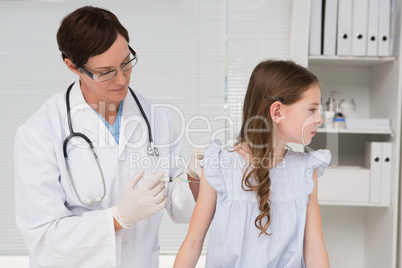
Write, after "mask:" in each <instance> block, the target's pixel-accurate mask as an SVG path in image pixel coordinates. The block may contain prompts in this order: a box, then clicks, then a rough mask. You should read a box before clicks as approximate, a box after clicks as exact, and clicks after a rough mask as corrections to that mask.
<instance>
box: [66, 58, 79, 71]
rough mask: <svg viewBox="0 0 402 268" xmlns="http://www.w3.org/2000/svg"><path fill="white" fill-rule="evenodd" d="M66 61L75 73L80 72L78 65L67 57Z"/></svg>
mask: <svg viewBox="0 0 402 268" xmlns="http://www.w3.org/2000/svg"><path fill="white" fill-rule="evenodd" d="M64 63H65V64H66V65H67V67H68V69H70V70H71V71H72V72H73V73H75V74H79V70H78V69H77V66H75V64H74V63H73V62H72V61H71V60H70V59H69V58H65V59H64Z"/></svg>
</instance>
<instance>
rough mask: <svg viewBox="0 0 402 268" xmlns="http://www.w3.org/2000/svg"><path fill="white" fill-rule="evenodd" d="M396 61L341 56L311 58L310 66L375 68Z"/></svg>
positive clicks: (380, 58)
mask: <svg viewBox="0 0 402 268" xmlns="http://www.w3.org/2000/svg"><path fill="white" fill-rule="evenodd" d="M394 61H396V57H341V56H309V58H308V62H309V64H310V63H312V64H320V65H332V66H366V67H370V66H375V65H380V64H385V63H389V62H394Z"/></svg>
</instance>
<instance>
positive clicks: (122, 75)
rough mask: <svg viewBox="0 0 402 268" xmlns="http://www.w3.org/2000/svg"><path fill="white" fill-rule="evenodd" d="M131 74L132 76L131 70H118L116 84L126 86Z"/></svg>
mask: <svg viewBox="0 0 402 268" xmlns="http://www.w3.org/2000/svg"><path fill="white" fill-rule="evenodd" d="M130 74H131V70H129V71H127V72H123V71H122V70H118V71H117V74H116V76H115V77H114V82H115V83H116V84H120V85H125V84H126V82H127V79H128V77H129V76H130Z"/></svg>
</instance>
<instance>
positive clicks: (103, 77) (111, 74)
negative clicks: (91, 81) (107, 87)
mask: <svg viewBox="0 0 402 268" xmlns="http://www.w3.org/2000/svg"><path fill="white" fill-rule="evenodd" d="M116 74H117V70H113V71H110V72H107V73H104V74H101V75H100V76H99V78H98V81H99V82H105V81H108V80H110V79H112V78H113V77H115V76H116Z"/></svg>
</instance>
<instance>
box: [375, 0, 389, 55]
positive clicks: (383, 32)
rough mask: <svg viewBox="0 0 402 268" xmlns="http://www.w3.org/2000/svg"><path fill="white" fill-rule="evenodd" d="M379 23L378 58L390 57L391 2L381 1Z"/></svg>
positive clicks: (387, 0)
mask: <svg viewBox="0 0 402 268" xmlns="http://www.w3.org/2000/svg"><path fill="white" fill-rule="evenodd" d="M379 6H380V8H379V21H378V24H379V26H378V37H379V40H378V56H389V55H390V54H391V53H390V42H389V38H390V21H391V0H381V1H380V5H379Z"/></svg>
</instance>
